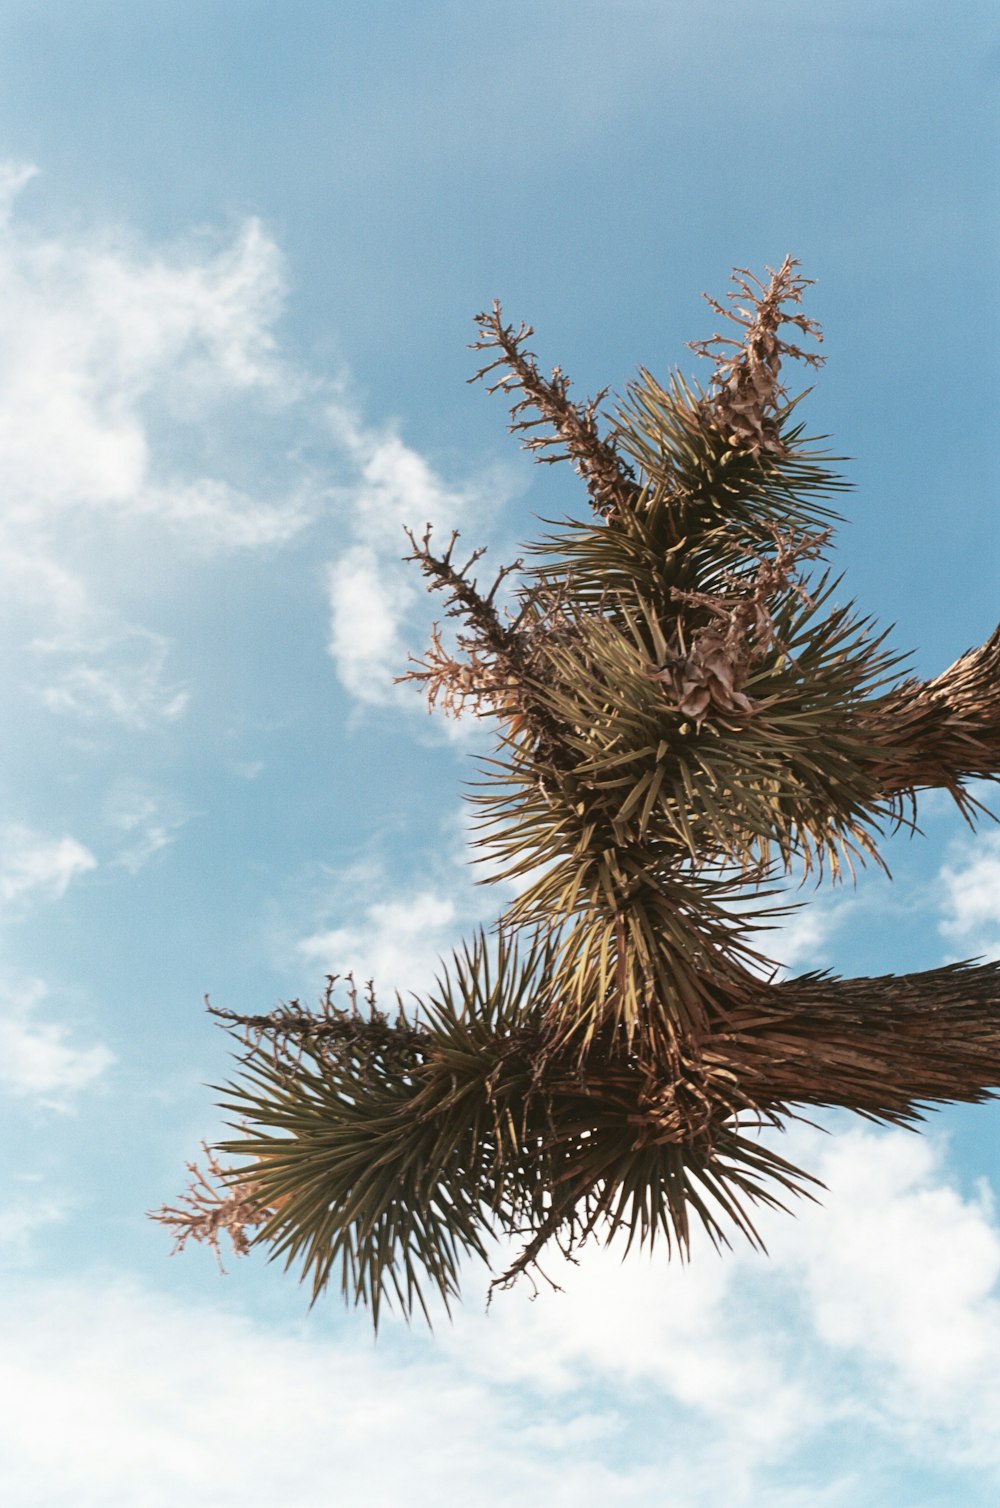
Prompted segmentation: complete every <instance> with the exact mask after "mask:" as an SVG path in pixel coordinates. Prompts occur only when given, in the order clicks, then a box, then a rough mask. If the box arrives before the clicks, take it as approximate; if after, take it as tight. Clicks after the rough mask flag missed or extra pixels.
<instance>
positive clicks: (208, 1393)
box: [0, 1130, 1000, 1508]
mask: <svg viewBox="0 0 1000 1508" xmlns="http://www.w3.org/2000/svg"><path fill="white" fill-rule="evenodd" d="M795 1136H796V1137H797V1138H799V1145H797V1146H796V1147H795V1148H794V1149H793V1151H794V1152H795V1153H796V1154H798V1153H809V1154H810V1155H813V1156H816V1157H817V1168H818V1171H819V1172H821V1173H822V1174H823V1176H824V1177H825V1178H826V1179H827V1181H828V1184H829V1193H828V1195H827V1196H826V1199H825V1204H824V1207H822V1208H817V1207H814V1206H804V1207H802V1209H801V1213H800V1218H799V1219H798V1220H797V1221H793V1220H791V1219H790V1218H789V1217H787V1216H775V1217H774V1218H773V1219H770V1220H768V1221H767V1222H766V1224H767V1235H768V1237H769V1240H770V1243H771V1248H772V1257H771V1259H770V1260H768V1259H767V1258H764V1257H761V1256H760V1255H759V1254H754V1253H751V1252H750V1251H749V1250H747V1249H745V1248H737V1249H736V1250H735V1251H734V1252H732V1253H728V1254H726V1255H725V1256H723V1257H718V1256H716V1255H715V1254H714V1253H712V1252H711V1251H710V1250H708V1249H705V1247H704V1245H703V1246H702V1247H701V1249H699V1250H697V1251H696V1253H695V1260H694V1262H693V1263H692V1265H691V1266H690V1267H687V1268H685V1267H682V1266H680V1265H677V1264H670V1263H668V1262H666V1261H665V1260H664V1259H663V1257H662V1256H659V1257H655V1258H654V1259H652V1260H651V1259H649V1258H647V1257H645V1256H643V1255H638V1256H636V1255H633V1256H631V1257H629V1258H628V1259H627V1261H626V1263H625V1264H624V1265H622V1264H621V1262H620V1261H619V1254H618V1253H616V1252H601V1251H598V1250H590V1249H584V1251H583V1252H582V1253H581V1254H580V1256H581V1262H580V1265H579V1266H573V1265H571V1264H569V1263H566V1262H565V1261H563V1260H562V1259H561V1258H560V1257H559V1256H558V1254H557V1255H556V1256H555V1257H554V1258H553V1259H551V1260H550V1261H547V1262H546V1263H545V1266H546V1270H547V1271H549V1272H550V1274H551V1275H552V1276H553V1277H554V1278H555V1279H556V1280H558V1281H559V1282H560V1283H562V1284H563V1287H564V1292H562V1293H554V1292H551V1291H550V1290H549V1289H548V1288H546V1287H545V1286H543V1287H542V1289H541V1290H540V1292H539V1294H538V1296H537V1299H536V1300H535V1301H532V1300H531V1298H530V1290H529V1288H528V1287H527V1285H524V1284H522V1285H520V1286H518V1287H516V1288H515V1289H514V1290H513V1291H511V1292H509V1293H501V1294H499V1295H498V1296H497V1297H496V1299H495V1300H494V1304H493V1307H492V1309H491V1311H490V1313H489V1315H484V1313H483V1312H482V1302H481V1299H482V1281H481V1279H479V1278H477V1277H476V1276H475V1275H472V1274H470V1281H469V1284H468V1293H467V1298H466V1302H465V1305H464V1307H462V1308H461V1309H460V1310H459V1311H458V1312H457V1316H456V1321H455V1325H454V1328H452V1329H449V1328H448V1327H447V1326H446V1325H445V1326H442V1327H441V1328H440V1329H439V1330H438V1331H437V1332H436V1333H435V1334H434V1335H433V1336H430V1337H428V1336H427V1335H426V1334H425V1333H424V1332H423V1331H422V1330H419V1329H418V1330H415V1331H412V1332H408V1331H407V1330H406V1329H405V1328H404V1327H403V1326H402V1325H401V1324H400V1323H399V1322H397V1321H395V1320H392V1319H390V1320H389V1321H387V1323H386V1325H385V1327H384V1329H383V1331H382V1333H381V1335H380V1338H379V1341H378V1344H377V1345H376V1346H374V1347H373V1346H372V1345H371V1343H370V1339H369V1337H368V1334H367V1331H366V1323H367V1322H366V1320H365V1317H364V1316H363V1315H359V1316H355V1317H354V1318H351V1317H345V1318H344V1319H342V1320H338V1321H336V1323H335V1324H334V1326H333V1328H331V1324H330V1316H329V1314H328V1313H326V1304H327V1303H329V1304H331V1305H333V1306H334V1307H335V1308H336V1306H337V1304H338V1300H337V1296H336V1295H331V1297H330V1298H329V1300H324V1301H323V1302H322V1303H321V1304H320V1306H319V1307H318V1308H317V1309H316V1310H314V1311H313V1313H312V1314H311V1315H310V1316H309V1317H308V1318H307V1317H306V1314H305V1304H306V1298H305V1295H304V1294H301V1292H300V1293H298V1294H295V1295H293V1297H294V1298H301V1303H302V1309H301V1311H300V1313H301V1318H300V1320H299V1321H298V1323H294V1322H293V1323H292V1324H289V1323H288V1321H287V1320H285V1321H284V1322H281V1321H276V1322H274V1323H270V1324H269V1323H265V1322H263V1321H254V1320H251V1319H249V1318H247V1317H244V1316H242V1315H240V1314H236V1313H233V1312H226V1311H225V1309H224V1307H223V1306H224V1305H226V1304H229V1303H231V1302H233V1301H235V1302H236V1303H239V1302H240V1293H241V1279H240V1277H239V1276H238V1275H237V1273H248V1277H249V1278H251V1279H254V1280H256V1276H257V1274H255V1273H253V1272H250V1270H249V1269H247V1268H238V1269H237V1272H236V1273H234V1275H233V1276H232V1277H231V1278H229V1279H227V1280H224V1281H225V1283H226V1284H227V1285H229V1286H227V1287H226V1288H225V1289H222V1290H220V1291H219V1292H220V1297H219V1299H218V1301H217V1302H216V1303H214V1304H209V1303H206V1302H204V1301H202V1300H199V1299H192V1298H191V1297H185V1298H184V1299H183V1300H181V1299H177V1298H170V1297H167V1296H166V1295H164V1294H160V1293H157V1292H155V1291H152V1290H150V1289H148V1288H141V1287H139V1286H138V1285H137V1284H135V1283H134V1282H130V1281H128V1280H127V1279H124V1278H120V1277H115V1276H114V1275H113V1274H109V1273H108V1272H107V1271H106V1270H105V1271H104V1272H103V1273H101V1274H94V1275H91V1276H89V1277H86V1278H83V1277H81V1278H78V1279H77V1280H75V1281H65V1282H58V1283H57V1282H51V1283H50V1282H45V1281H42V1280H39V1281H37V1282H34V1283H29V1284H27V1285H25V1286H24V1287H23V1288H22V1291H21V1292H19V1293H18V1295H17V1297H16V1300H15V1299H14V1297H13V1296H12V1295H10V1294H9V1293H8V1294H6V1295H4V1296H2V1297H0V1318H2V1324H3V1331H4V1339H5V1343H4V1348H3V1353H2V1357H0V1395H2V1399H3V1406H2V1408H0V1454H3V1457H4V1461H5V1471H6V1483H7V1487H8V1491H9V1493H11V1494H12V1496H13V1499H14V1500H15V1501H17V1503H18V1505H19V1508H43V1505H47V1504H48V1503H50V1502H58V1501H62V1500H63V1498H66V1499H69V1498H70V1497H72V1500H73V1501H74V1502H75V1503H80V1504H83V1505H85V1508H87V1505H90V1504H93V1505H94V1508H97V1505H100V1508H119V1505H121V1508H166V1505H167V1504H172V1503H174V1502H176V1501H177V1500H179V1499H183V1498H184V1497H189V1498H190V1497H195V1498H197V1500H198V1501H202V1502H210V1503H211V1504H212V1508H230V1505H232V1508H237V1505H239V1508H258V1505H259V1508H264V1505H270V1504H272V1503H274V1502H288V1503H294V1504H295V1505H296V1508H313V1505H315V1508H320V1505H322V1508H326V1505H327V1504H328V1502H329V1497H330V1483H331V1481H335V1482H336V1495H337V1498H338V1501H343V1502H345V1503H354V1502H361V1501H364V1502H366V1503H371V1504H373V1505H375V1508H396V1505H398V1504H399V1503H402V1502H406V1503H408V1504H412V1505H413V1508H423V1505H427V1508H430V1505H431V1504H437V1503H438V1502H439V1501H440V1499H441V1496H442V1492H443V1490H444V1489H443V1487H442V1483H446V1484H447V1491H446V1495H447V1496H448V1498H449V1499H453V1500H454V1501H456V1502H467V1501H475V1502H477V1503H480V1504H482V1505H483V1508H501V1505H506V1504H507V1503H509V1502H510V1501H512V1500H513V1501H523V1502H528V1503H536V1502H544V1503H546V1504H548V1503H551V1504H553V1505H556V1508H570V1505H574V1508H609V1505H610V1508H640V1505H641V1508H648V1504H650V1503H658V1502H660V1501H661V1499H662V1495H663V1490H664V1483H668V1484H669V1494H670V1501H671V1504H675V1505H678V1508H710V1505H714V1504H716V1503H718V1502H719V1501H720V1500H725V1501H726V1502H727V1503H729V1504H732V1505H733V1508H756V1505H757V1504H759V1503H762V1502H767V1503H768V1504H769V1505H774V1508H883V1505H884V1504H885V1503H886V1502H888V1501H892V1502H895V1501H899V1502H903V1501H917V1500H922V1499H919V1495H916V1496H915V1495H914V1492H913V1491H912V1488H913V1484H917V1485H918V1486H919V1484H920V1473H921V1470H922V1468H923V1467H924V1466H925V1464H929V1465H932V1466H933V1467H934V1469H935V1470H937V1471H939V1472H946V1473H947V1474H948V1478H949V1482H950V1487H951V1490H952V1491H953V1495H954V1498H955V1500H956V1501H958V1500H961V1501H962V1502H963V1503H965V1502H968V1503H970V1504H971V1503H977V1504H978V1503H980V1502H981V1503H983V1504H986V1503H988V1502H992V1501H993V1500H994V1498H995V1492H996V1486H997V1482H996V1474H997V1471H998V1470H1000V1448H998V1444H997V1438H996V1431H995V1428H994V1427H993V1426H994V1424H995V1419H996V1417H997V1407H998V1403H1000V1316H998V1309H997V1303H996V1297H995V1283H996V1278H997V1273H998V1270H1000V1231H998V1228H997V1223H996V1219H995V1216H994V1213H993V1211H992V1208H991V1207H990V1205H989V1203H988V1202H987V1201H985V1200H984V1199H982V1198H979V1197H976V1198H971V1199H970V1198H968V1197H967V1196H964V1195H962V1194H961V1193H959V1192H958V1191H957V1190H956V1189H955V1188H953V1187H952V1186H951V1184H950V1183H949V1181H948V1175H947V1170H946V1168H945V1166H944V1164H943V1161H942V1158H941V1154H940V1152H939V1151H935V1150H934V1148H933V1146H932V1145H931V1144H929V1143H928V1142H924V1141H920V1140H918V1139H916V1138H912V1137H909V1136H907V1134H906V1133H903V1132H889V1133H882V1134H877V1133H873V1132H871V1131H868V1130H860V1131H850V1132H847V1133H845V1134H839V1135H837V1136H836V1137H835V1138H834V1139H833V1140H830V1141H828V1142H827V1143H826V1145H825V1148H824V1146H823V1143H822V1141H821V1139H820V1138H819V1136H818V1135H815V1134H810V1133H808V1132H796V1133H795ZM807 1142H808V1143H809V1144H808V1145H806V1143H807ZM201 1256H204V1254H197V1255H191V1256H188V1257H185V1258H181V1259H178V1260H179V1261H186V1262H191V1263H194V1262H197V1261H198V1260H199V1258H200V1257H201ZM205 1260H206V1265H208V1259H207V1258H206V1259H205ZM250 1261H251V1263H253V1262H255V1261H256V1259H255V1258H251V1259H250ZM272 1271H273V1269H272ZM260 1276H261V1278H263V1273H261V1274H260ZM273 1280H274V1281H280V1277H279V1275H278V1274H277V1273H274V1277H273ZM251 1287H252V1283H251ZM845 1429H846V1430H847V1431H849V1439H850V1454H849V1458H848V1459H845V1457H844V1442H845V1434H844V1431H845ZM831 1460H841V1461H843V1462H844V1464H843V1466H842V1469H841V1470H839V1471H836V1470H831V1468H830V1462H831ZM883 1473H884V1474H883ZM890 1483H891V1488H890V1487H889V1485H888V1484H890Z"/></svg>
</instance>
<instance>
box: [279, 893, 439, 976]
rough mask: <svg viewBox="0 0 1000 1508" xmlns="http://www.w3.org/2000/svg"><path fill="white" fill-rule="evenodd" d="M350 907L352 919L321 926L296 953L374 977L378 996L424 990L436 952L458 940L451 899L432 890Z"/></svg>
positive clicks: (330, 968)
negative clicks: (329, 925) (341, 923)
mask: <svg viewBox="0 0 1000 1508" xmlns="http://www.w3.org/2000/svg"><path fill="white" fill-rule="evenodd" d="M341 893H344V892H343V891H341ZM359 910H360V913H361V914H360V916H359V915H358V911H359ZM352 911H353V916H354V917H355V918H356V919H354V920H348V921H347V922H346V923H345V924H344V925H341V926H334V927H326V928H320V929H319V930H317V931H316V932H313V933H312V934H311V935H310V936H309V937H305V938H303V939H302V941H301V942H300V943H299V944H298V951H299V953H300V954H301V955H302V957H303V958H306V959H308V960H309V961H310V962H311V963H315V964H317V965H319V967H320V968H322V969H323V970H324V972H328V973H334V974H346V973H349V972H353V973H354V976H355V979H356V980H357V981H361V980H365V979H374V981H375V988H376V990H377V991H378V993H379V995H380V996H382V997H387V996H389V995H391V993H392V992H393V991H395V990H397V989H398V990H400V991H402V992H403V993H404V996H405V993H406V992H407V991H408V990H416V991H419V990H420V989H422V988H426V987H427V986H428V985H429V984H431V983H432V982H433V980H434V977H435V975H436V974H438V973H439V972H440V967H441V965H440V959H441V956H442V955H445V956H447V955H448V954H449V952H450V950H451V948H452V947H454V946H455V945H456V944H457V943H458V941H459V938H458V936H457V935H456V921H457V917H458V907H457V905H456V901H455V899H453V898H451V897H449V896H447V895H442V894H440V893H438V892H436V891H433V890H422V891H418V892H417V893H416V894H415V895H413V896H408V897H407V898H406V899H394V900H383V901H374V902H371V903H370V904H368V905H365V906H363V907H360V908H352Z"/></svg>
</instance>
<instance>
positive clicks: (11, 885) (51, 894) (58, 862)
mask: <svg viewBox="0 0 1000 1508" xmlns="http://www.w3.org/2000/svg"><path fill="white" fill-rule="evenodd" d="M96 866H97V860H96V859H95V858H94V855H93V854H92V853H91V852H90V850H89V848H85V847H84V846H83V844H82V843H79V842H78V841H77V839H76V838H72V837H70V836H69V834H64V835H63V836H62V837H61V838H51V837H47V836H45V835H44V834H42V833H38V832H35V831H34V830H33V829H32V828H30V827H26V826H24V825H23V824H21V823H12V824H11V825H9V826H8V827H6V828H5V829H4V831H3V833H2V835H0V901H4V902H6V903H13V904H15V905H17V904H20V903H22V902H24V901H26V900H28V899H39V900H58V899H59V898H60V896H63V895H65V893H66V890H67V889H68V887H69V885H70V883H71V882H72V881H73V880H74V879H75V878H76V877H77V876H78V875H81V874H86V873H87V871H88V870H91V869H94V868H96Z"/></svg>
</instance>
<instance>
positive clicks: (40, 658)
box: [28, 621, 189, 729]
mask: <svg viewBox="0 0 1000 1508" xmlns="http://www.w3.org/2000/svg"><path fill="white" fill-rule="evenodd" d="M28 647H29V649H30V651H31V652H32V654H33V655H34V656H35V657H36V663H37V664H38V665H39V672H38V674H37V676H36V680H35V686H34V690H35V694H36V695H37V696H38V697H39V698H40V700H41V701H42V702H44V704H45V705H46V706H47V707H48V708H49V709H50V710H51V711H53V712H58V713H64V714H69V715H71V716H74V717H76V718H79V719H81V720H82V721H84V722H92V721H94V720H97V719H104V718H110V719H112V720H113V721H115V722H118V723H121V724H123V725H124V726H125V727H127V728H135V729H142V728H147V727H149V726H150V725H151V724H154V723H157V722H168V723H169V722H173V721H174V720H175V719H177V718H179V717H181V716H182V715H183V713H184V711H185V710H186V708H187V704H188V700H189V692H188V690H187V688H186V687H184V686H181V685H179V684H177V683H173V684H171V683H170V682H169V681H168V679H167V677H166V666H167V656H168V653H169V643H168V640H167V639H165V638H164V636H163V635H162V634H155V633H152V632H150V631H149V630H148V629H144V628H136V627H121V628H118V629H117V630H114V629H112V630H111V631H110V632H107V633H105V634H103V635H102V634H101V632H100V630H99V629H98V627H97V623H96V622H95V621H92V622H91V624H90V631H89V633H88V632H87V630H86V629H85V630H84V631H83V632H82V633H81V632H79V631H77V632H73V633H68V634H64V635H63V636H62V637H59V638H54V639H48V640H42V639H36V640H35V641H34V642H33V643H32V644H30V645H29V646H28Z"/></svg>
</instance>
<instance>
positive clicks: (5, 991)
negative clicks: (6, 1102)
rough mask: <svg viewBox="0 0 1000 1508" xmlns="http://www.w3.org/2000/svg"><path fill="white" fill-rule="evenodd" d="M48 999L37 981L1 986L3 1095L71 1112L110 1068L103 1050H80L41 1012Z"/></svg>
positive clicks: (6, 982)
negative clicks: (42, 1017) (78, 1099)
mask: <svg viewBox="0 0 1000 1508" xmlns="http://www.w3.org/2000/svg"><path fill="white" fill-rule="evenodd" d="M47 996H48V990H47V989H46V986H45V985H44V984H43V983H42V981H41V980H38V979H26V980H16V979H10V978H7V979H4V980H2V981H0V1090H2V1091H5V1092H6V1093H7V1094H10V1095H15V1096H17V1097H18V1098H23V1099H30V1100H34V1101H36V1102H37V1103H38V1104H40V1105H44V1106H45V1107H47V1108H48V1109H52V1110H63V1111H65V1110H68V1109H70V1108H71V1106H72V1104H73V1102H74V1100H75V1098H76V1096H77V1095H78V1094H79V1093H80V1091H81V1090H83V1089H86V1088H88V1087H89V1086H90V1085H91V1084H93V1083H94V1082H95V1081H96V1080H97V1079H99V1078H100V1076H101V1075H102V1074H103V1073H104V1072H105V1071H106V1070H107V1069H108V1068H110V1066H111V1064H112V1063H113V1062H114V1061H115V1056H114V1053H112V1052H111V1051H110V1050H109V1049H108V1048H106V1047H104V1046H102V1045H96V1046H91V1047H77V1046H75V1045H74V1044H73V1043H72V1042H71V1041H70V1040H69V1032H68V1030H67V1028H66V1026H64V1025H63V1024H61V1023H60V1022H56V1021H53V1020H51V1019H50V1016H49V1014H48V1007H45V1019H39V1011H40V1008H41V1007H42V1006H43V1002H45V1000H46V998H47Z"/></svg>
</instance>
